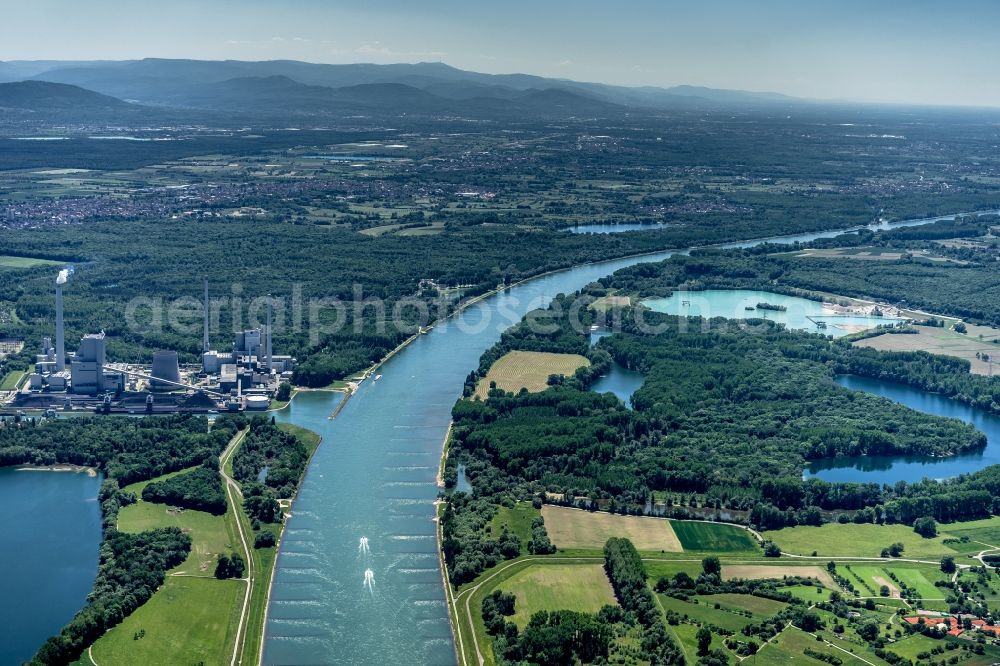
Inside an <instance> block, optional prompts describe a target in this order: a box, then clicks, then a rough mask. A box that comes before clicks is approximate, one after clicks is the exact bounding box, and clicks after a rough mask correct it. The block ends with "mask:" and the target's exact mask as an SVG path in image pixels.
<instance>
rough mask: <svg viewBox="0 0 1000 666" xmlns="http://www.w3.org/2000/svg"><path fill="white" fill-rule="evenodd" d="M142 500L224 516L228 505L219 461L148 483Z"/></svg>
mask: <svg viewBox="0 0 1000 666" xmlns="http://www.w3.org/2000/svg"><path fill="white" fill-rule="evenodd" d="M142 499H144V500H145V501H147V502H157V503H160V504H169V505H171V506H179V507H183V508H185V509H194V510H196V511H207V512H208V513H212V514H215V515H216V516H221V515H222V514H224V513H225V512H226V506H227V505H226V492H225V490H224V489H223V487H222V477H221V475H220V474H219V460H218V458H215V457H214V456H213V457H211V458H208V459H206V460H205V462H203V463H202V464H201V466H200V467H198V468H197V469H194V470H191V471H190V472H182V473H180V474H177V475H176V476H172V477H170V478H169V479H164V480H163V481H153V482H152V483H149V484H147V485H146V487H144V488H143V489H142Z"/></svg>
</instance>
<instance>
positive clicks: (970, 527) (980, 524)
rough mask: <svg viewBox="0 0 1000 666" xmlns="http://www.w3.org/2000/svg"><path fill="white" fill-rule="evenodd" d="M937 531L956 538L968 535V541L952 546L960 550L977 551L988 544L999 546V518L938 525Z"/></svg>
mask: <svg viewBox="0 0 1000 666" xmlns="http://www.w3.org/2000/svg"><path fill="white" fill-rule="evenodd" d="M938 532H942V533H944V534H945V536H951V537H956V538H961V537H963V536H964V537H969V541H970V543H967V544H954V545H953V546H952V547H953V548H955V549H956V550H961V552H969V553H977V552H979V551H981V550H983V549H985V548H987V547H988V546H996V547H1000V518H987V519H986V520H974V521H969V522H965V523H952V524H950V525H939V526H938ZM985 544H988V546H987V545H985Z"/></svg>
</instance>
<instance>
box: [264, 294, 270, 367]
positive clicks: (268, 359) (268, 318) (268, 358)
mask: <svg viewBox="0 0 1000 666" xmlns="http://www.w3.org/2000/svg"><path fill="white" fill-rule="evenodd" d="M265 349H266V350H267V351H266V353H267V374H271V298H270V296H269V297H268V299H267V347H265Z"/></svg>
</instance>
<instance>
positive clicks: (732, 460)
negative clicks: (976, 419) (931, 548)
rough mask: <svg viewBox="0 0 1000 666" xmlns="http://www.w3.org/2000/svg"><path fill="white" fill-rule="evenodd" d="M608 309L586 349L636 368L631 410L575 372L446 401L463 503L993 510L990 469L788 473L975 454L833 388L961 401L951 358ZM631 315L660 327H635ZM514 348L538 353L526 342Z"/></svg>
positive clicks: (558, 338) (960, 377)
mask: <svg viewBox="0 0 1000 666" xmlns="http://www.w3.org/2000/svg"><path fill="white" fill-rule="evenodd" d="M620 314H621V317H620V320H621V331H620V332H617V333H615V334H614V335H611V336H607V337H604V338H602V339H601V340H600V341H599V342H598V344H597V345H596V347H597V349H600V350H603V351H604V352H606V353H608V354H609V355H610V356H611V357H612V358H613V359H614V360H615V361H616V362H617V363H619V364H621V365H622V366H625V367H628V368H632V369H635V370H639V371H641V372H642V373H643V374H644V376H645V381H644V383H643V385H642V387H641V388H640V389H639V390H638V391H637V392H636V393H635V394H634V395H633V397H632V404H633V406H634V409H633V410H628V409H626V408H625V406H624V405H622V404H621V402H620V401H619V400H618V399H617V398H616V397H615V396H613V395H611V394H603V395H600V394H597V393H594V392H592V391H590V390H588V384H587V382H586V381H582V380H581V379H579V378H570V379H568V380H562V381H557V382H555V383H556V384H557V385H555V386H552V387H551V388H549V389H548V390H546V391H543V392H541V393H535V394H529V393H526V392H522V393H521V394H519V395H512V394H503V393H502V392H493V393H492V394H491V395H490V397H489V398H488V399H487V400H485V401H480V400H478V399H476V400H470V399H464V400H461V401H459V402H458V403H457V404H456V405H455V408H454V410H453V418H454V422H455V426H454V428H453V447H452V448H451V449H450V454H449V463H448V466H449V467H450V466H451V465H452V462H451V461H450V460H451V458H454V461H455V464H457V462H458V461H462V462H463V463H464V464H465V465H466V474H467V476H468V478H469V479H470V481H471V483H472V485H473V488H474V489H475V491H476V494H477V496H478V495H480V494H481V495H482V496H484V497H490V496H493V497H500V498H503V497H509V498H514V499H531V498H538V497H542V494H543V493H556V494H558V495H559V496H563V497H567V498H585V500H586V501H585V502H584V506H592V502H593V501H594V500H598V501H601V502H608V501H610V502H611V506H612V507H617V508H618V510H621V511H623V512H642V511H645V510H648V505H649V503H650V502H651V501H653V499H654V497H655V496H656V494H657V493H672V494H673V493H679V494H688V495H690V494H698V495H701V496H704V498H705V499H704V505H705V506H707V507H715V508H717V509H735V510H745V511H750V510H753V513H752V514H751V516H750V518H751V521H752V522H754V523H755V524H757V525H759V526H765V525H766V526H768V527H774V526H776V525H779V524H798V523H800V522H802V523H808V524H818V523H819V522H823V521H824V520H826V519H827V518H826V517H825V516H826V514H827V512H831V511H832V512H845V513H847V514H850V515H852V516H853V518H854V519H855V520H858V521H859V522H861V521H864V522H876V521H878V522H883V521H888V522H901V523H911V522H912V521H913V520H914V519H915V518H917V517H920V516H933V517H935V518H937V519H938V520H942V521H952V520H959V519H968V518H976V517H982V516H984V515H989V514H990V513H992V512H1000V505H998V504H997V503H996V502H995V501H994V500H993V499H992V498H990V497H989V496H988V495H989V493H990V492H992V491H994V490H995V489H996V488H997V487H996V481H995V478H996V476H997V474H1000V471H997V470H993V469H992V468H990V469H987V470H985V471H983V472H980V473H978V474H974V475H970V476H968V477H960V478H958V479H956V480H953V481H948V482H944V483H938V482H923V483H914V484H907V483H899V484H895V485H894V486H879V485H877V484H857V483H829V482H826V481H822V480H819V479H808V480H803V478H802V469H803V467H804V466H805V465H806V463H807V462H808V461H810V460H819V459H824V458H831V457H837V456H853V455H878V454H920V455H950V454H952V453H956V452H960V451H975V450H979V449H981V448H983V446H985V437H984V435H982V434H981V433H979V432H978V431H977V430H975V428H973V427H972V426H969V425H966V424H964V423H961V422H959V421H957V420H951V419H943V418H939V417H934V416H929V415H925V414H921V413H918V412H915V411H912V410H909V409H906V408H905V407H902V406H901V405H898V404H896V403H894V402H892V401H889V400H886V399H883V398H879V397H876V396H871V395H868V394H863V393H858V392H854V391H850V390H848V389H845V388H842V387H840V386H838V385H837V384H836V383H835V382H834V381H833V380H834V377H835V375H837V374H845V373H850V374H857V375H862V376H870V377H877V378H891V379H893V380H895V381H901V382H905V383H911V384H913V385H917V386H920V385H922V384H925V383H926V380H927V378H928V377H933V378H935V381H937V382H948V383H950V384H951V385H953V386H955V387H956V389H957V390H958V391H962V392H965V393H966V394H967V395H974V393H973V389H975V388H976V387H977V386H979V380H982V379H985V378H982V377H978V378H977V377H974V376H972V375H969V374H968V371H967V364H966V363H965V362H959V361H955V360H951V359H944V358H941V357H932V356H930V355H928V354H924V353H884V352H877V351H874V350H871V349H864V348H854V347H852V346H851V345H850V344H849V342H844V341H837V340H830V339H829V338H825V337H822V336H818V335H813V334H808V333H801V332H794V331H786V330H784V329H782V328H780V327H777V326H775V325H773V324H771V323H769V322H757V325H754V326H746V327H743V328H741V327H740V326H738V325H735V324H733V323H732V322H730V323H729V325H728V326H724V325H722V324H724V323H725V322H715V323H716V324H718V325H716V326H713V327H710V328H709V330H707V331H702V330H701V327H700V326H688V327H684V328H682V327H680V326H678V322H677V319H676V318H673V317H669V316H667V315H655V314H650V313H648V312H643V313H641V315H637V311H636V310H635V309H634V308H628V309H626V310H625V311H624V312H622V313H620ZM637 316H638V317H641V318H642V321H643V322H644V324H647V325H648V324H652V325H654V327H655V325H656V324H663V325H664V327H665V329H666V330H665V331H664V332H658V333H657V334H652V333H647V332H644V331H646V330H648V329H646V328H645V327H644V326H640V325H639V323H638V321H637ZM562 328H563V331H562V332H561V333H559V334H553V336H551V337H552V340H553V345H554V349H562V348H565V347H566V344H567V343H566V340H563V339H562V337H563V336H565V337H566V339H570V337H571V333H569V332H568V329H569V328H570V324H569V323H568V322H564V326H563V327H562ZM691 329H695V330H691ZM576 335H577V336H579V338H580V339H585V337H586V334H585V333H577V334H576ZM524 337H525V336H523V335H521V334H520V333H519V332H518V331H517V329H514V330H513V331H512V334H511V335H509V336H505V337H504V339H503V340H501V342H500V343H499V346H500V347H501V348H503V349H508V348H510V347H511V346H516V345H517V344H518V340H519V339H521V338H524ZM525 339H526V340H527V342H526V343H525V344H530V345H533V346H537V345H538V344H539V340H538V338H537V337H531V336H528V337H526V338H525ZM494 355H495V352H487V353H486V355H485V356H484V359H488V358H492V357H493V356H494ZM991 388H992V387H991ZM989 400H991V401H995V398H994V396H993V395H992V394H991V395H990V398H989ZM448 479H449V477H448V476H447V475H446V481H447V480H448ZM568 501H570V502H574V500H568ZM678 510H680V507H678ZM849 519H850V516H849ZM557 545H558V544H557Z"/></svg>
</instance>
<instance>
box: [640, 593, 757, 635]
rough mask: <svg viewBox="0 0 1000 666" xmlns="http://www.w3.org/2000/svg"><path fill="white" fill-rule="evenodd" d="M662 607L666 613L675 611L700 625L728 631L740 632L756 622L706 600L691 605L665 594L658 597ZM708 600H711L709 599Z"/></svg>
mask: <svg viewBox="0 0 1000 666" xmlns="http://www.w3.org/2000/svg"><path fill="white" fill-rule="evenodd" d="M657 597H658V598H659V601H660V605H661V606H663V610H665V611H674V612H675V613H677V614H679V615H680V616H681V617H684V616H687V617H688V618H689V619H691V620H694V621H695V622H699V623H707V624H714V625H715V626H717V627H722V628H723V629H728V630H729V631H737V632H738V631H739V630H741V629H742V628H743V627H745V626H747V625H748V624H752V623H753V622H754V620H752V619H750V618H748V617H745V616H743V615H737V614H736V613H732V612H730V611H727V610H722V609H720V608H715V607H714V604H712V603H709V602H708V600H706V601H705V602H704V603H698V604H695V603H691V602H689V601H681V600H680V599H675V598H673V597H668V596H667V595H665V594H659V595H657ZM708 599H711V597H709V598H708Z"/></svg>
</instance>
